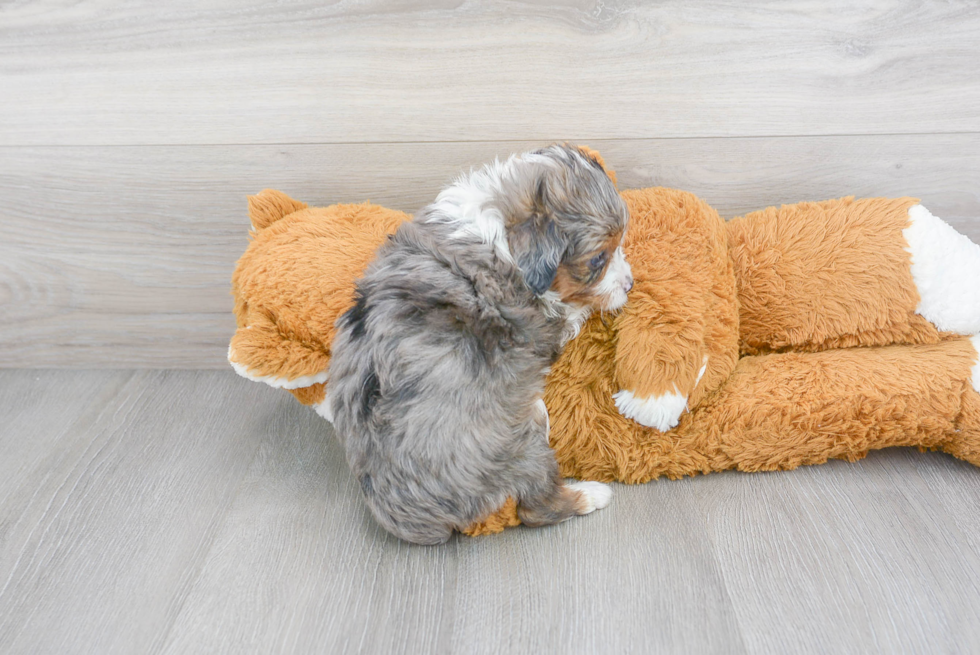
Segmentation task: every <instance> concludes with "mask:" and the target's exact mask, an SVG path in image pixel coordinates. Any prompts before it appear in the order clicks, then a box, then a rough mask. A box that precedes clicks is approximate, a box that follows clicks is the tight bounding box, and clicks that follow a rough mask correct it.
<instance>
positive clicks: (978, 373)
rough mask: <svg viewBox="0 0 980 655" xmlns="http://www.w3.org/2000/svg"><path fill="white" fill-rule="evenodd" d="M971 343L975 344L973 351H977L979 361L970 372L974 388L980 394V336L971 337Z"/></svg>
mask: <svg viewBox="0 0 980 655" xmlns="http://www.w3.org/2000/svg"><path fill="white" fill-rule="evenodd" d="M970 342H971V343H972V344H973V349H974V350H976V351H977V361H976V363H975V364H974V365H973V369H972V370H971V371H970V382H971V383H972V384H973V388H974V389H976V390H977V392H978V393H980V334H975V335H973V336H972V337H970Z"/></svg>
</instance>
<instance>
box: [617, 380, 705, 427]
mask: <svg viewBox="0 0 980 655" xmlns="http://www.w3.org/2000/svg"><path fill="white" fill-rule="evenodd" d="M613 399H614V400H615V401H616V409H618V410H619V413H620V414H622V415H623V416H625V417H626V418H629V419H633V420H634V421H636V422H637V423H639V424H640V425H645V426H647V427H648V428H656V429H657V430H660V431H661V432H666V431H667V430H670V429H671V428H673V427H676V426H677V423H678V422H680V419H681V414H683V413H684V410H685V409H687V396H685V395H683V394H681V393H680V392H678V391H677V387H674V393H671V392H667V393H665V394H663V395H662V396H651V397H650V398H637V397H636V396H634V395H633V392H632V391H625V390H624V391H619V392H617V393H614V394H613Z"/></svg>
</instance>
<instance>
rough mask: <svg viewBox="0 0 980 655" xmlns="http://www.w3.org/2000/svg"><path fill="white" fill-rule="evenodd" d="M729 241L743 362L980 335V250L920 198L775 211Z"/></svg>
mask: <svg viewBox="0 0 980 655" xmlns="http://www.w3.org/2000/svg"><path fill="white" fill-rule="evenodd" d="M728 234H729V249H730V253H731V257H732V262H733V264H734V266H735V277H736V280H737V283H738V299H739V320H740V331H741V343H740V349H741V351H742V352H743V353H750V354H760V353H766V352H773V351H784V350H790V349H792V350H803V351H817V350H826V349H831V348H842V347H850V346H881V345H889V344H900V343H936V342H938V341H939V340H940V338H941V337H940V332H953V333H957V334H963V335H971V334H976V333H978V332H980V283H978V280H980V246H978V245H977V244H975V243H973V242H972V241H970V239H968V238H967V237H966V236H964V235H962V234H959V233H958V232H956V231H955V230H954V229H953V228H951V227H950V226H949V225H947V224H946V223H944V222H943V221H941V220H940V219H938V218H936V217H934V216H933V215H932V214H930V213H929V212H928V210H926V209H925V208H924V207H922V206H921V205H919V204H917V201H916V200H914V199H912V198H900V199H896V200H889V199H884V198H870V199H864V200H854V199H853V198H844V199H841V200H830V201H826V202H819V203H800V204H797V205H785V206H783V207H780V208H775V207H770V208H769V209H766V210H763V211H761V212H756V213H754V214H749V215H746V216H745V217H742V218H736V219H733V220H731V221H729V223H728Z"/></svg>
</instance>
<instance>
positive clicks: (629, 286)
mask: <svg viewBox="0 0 980 655" xmlns="http://www.w3.org/2000/svg"><path fill="white" fill-rule="evenodd" d="M632 288H633V276H630V277H628V278H626V279H625V280H623V291H625V292H626V293H629V290H630V289H632Z"/></svg>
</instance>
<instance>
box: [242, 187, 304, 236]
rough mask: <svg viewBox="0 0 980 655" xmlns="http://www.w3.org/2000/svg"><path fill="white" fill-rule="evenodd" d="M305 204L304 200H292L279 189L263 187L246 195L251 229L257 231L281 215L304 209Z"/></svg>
mask: <svg viewBox="0 0 980 655" xmlns="http://www.w3.org/2000/svg"><path fill="white" fill-rule="evenodd" d="M306 206H307V205H306V203H305V202H300V201H298V200H293V199H292V198H290V197H289V196H287V195H286V194H285V193H282V192H281V191H275V190H274V189H264V190H262V191H259V192H258V193H257V194H256V195H254V196H249V197H248V218H249V220H251V221H252V229H253V230H255V231H259V230H263V229H265V228H267V227H269V226H270V225H272V224H273V223H275V222H276V221H278V220H279V219H280V218H282V217H283V216H288V215H289V214H292V213H293V212H298V211H299V210H300V209H306Z"/></svg>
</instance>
